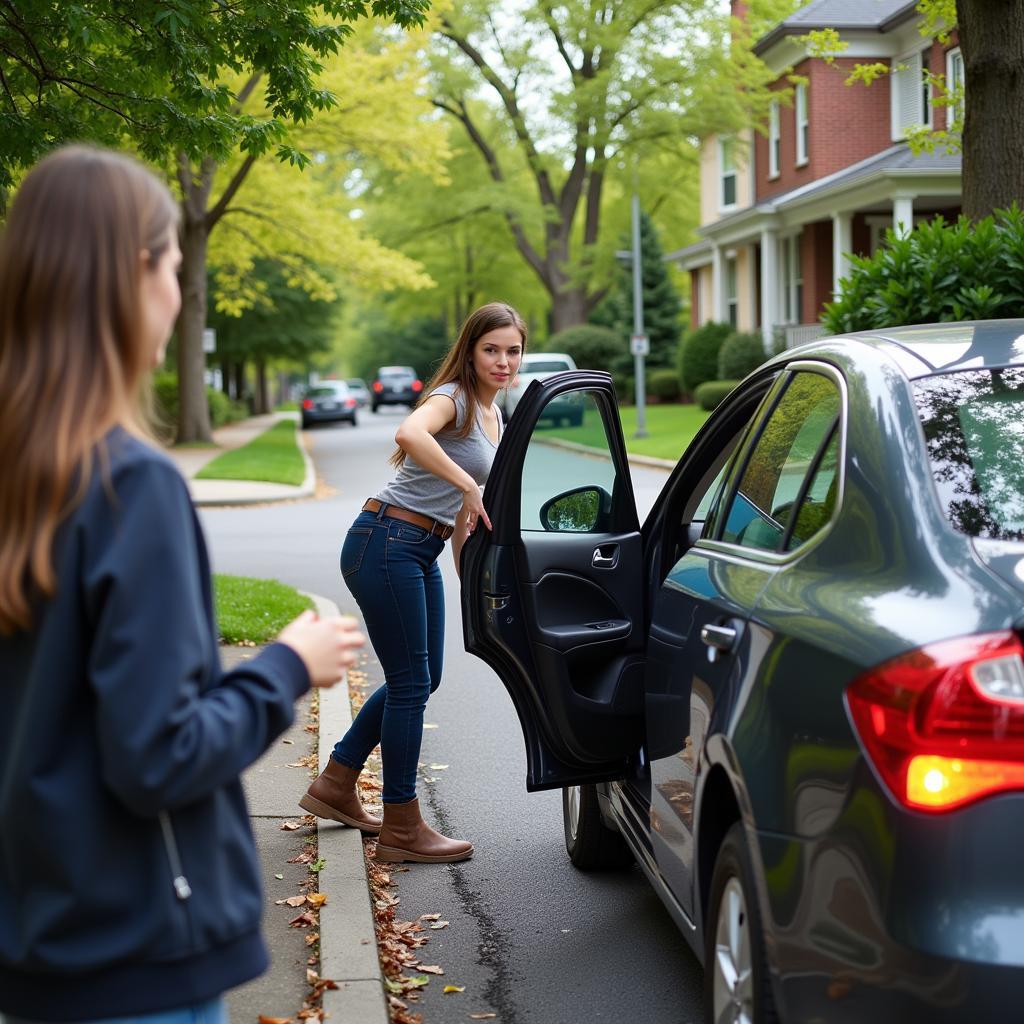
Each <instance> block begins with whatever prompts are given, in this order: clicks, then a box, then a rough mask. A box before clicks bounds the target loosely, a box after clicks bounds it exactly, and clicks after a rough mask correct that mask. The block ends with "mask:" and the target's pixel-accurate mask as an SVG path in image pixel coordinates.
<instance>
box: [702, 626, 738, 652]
mask: <svg viewBox="0 0 1024 1024" xmlns="http://www.w3.org/2000/svg"><path fill="white" fill-rule="evenodd" d="M700 638H701V640H702V641H703V643H704V644H706V645H707V648H708V661H714V660H715V659H716V658H717V657H718V652H719V651H724V652H725V653H726V654H729V653H731V652H732V649H733V647H734V646H735V644H736V630H735V629H733V628H732V626H701V628H700Z"/></svg>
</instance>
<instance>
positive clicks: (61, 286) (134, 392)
mask: <svg viewBox="0 0 1024 1024" xmlns="http://www.w3.org/2000/svg"><path fill="white" fill-rule="evenodd" d="M176 222H177V207H176V205H175V202H174V200H173V199H172V197H171V195H170V193H169V192H168V191H167V189H166V188H165V187H164V185H163V184H162V183H161V182H160V181H158V180H157V179H156V178H155V177H154V176H153V175H152V174H151V173H150V172H149V171H147V170H146V169H145V168H144V167H143V166H142V165H141V164H139V163H137V162H136V161H135V160H133V159H131V158H129V157H126V156H122V155H120V154H117V153H112V152H109V151H107V150H102V149H95V148H92V147H88V146H68V147H66V148H63V149H60V150H57V151H56V152H54V153H51V154H50V155H49V156H48V157H46V158H45V159H44V160H42V161H41V162H40V163H39V164H38V165H37V166H36V167H35V168H34V169H33V170H32V171H30V172H29V174H28V175H27V176H26V178H25V180H24V182H23V183H22V185H21V187H20V188H19V189H18V193H17V195H16V196H15V198H14V201H13V203H12V204H11V207H10V212H9V216H8V219H7V225H6V228H5V230H4V232H3V237H2V238H0V466H2V467H3V471H2V473H3V475H2V476H0V633H4V634H10V633H12V632H14V631H15V630H19V629H28V628H30V626H31V624H32V615H31V608H32V604H33V601H34V599H36V598H37V597H38V596H44V597H51V596H52V595H53V594H54V593H55V592H56V589H57V578H56V573H55V570H54V565H53V542H54V535H55V534H56V531H57V528H58V526H59V525H60V523H61V521H62V520H63V519H64V518H65V517H66V516H67V514H68V513H69V512H70V511H71V509H73V508H74V506H75V504H76V503H77V502H78V501H80V500H81V497H82V495H83V494H84V493H85V489H86V488H87V486H88V484H89V480H90V477H91V474H92V468H93V461H94V458H95V457H97V455H99V456H100V457H102V450H98V448H97V446H98V444H99V442H100V441H101V440H102V438H103V437H104V435H105V434H106V433H107V432H108V431H109V430H110V429H111V428H112V427H114V426H116V425H119V424H120V425H122V426H124V427H126V428H127V429H129V430H131V431H132V432H133V433H141V432H142V429H143V428H142V419H141V398H140V396H141V394H142V392H143V390H144V383H145V381H147V380H148V376H149V370H150V368H151V366H152V359H153V354H152V352H150V351H149V345H148V343H147V341H146V339H145V338H144V335H143V327H142V300H141V294H142V293H141V288H140V286H141V282H142V272H143V263H142V254H143V252H144V251H146V252H148V254H149V264H150V267H155V265H156V263H157V262H158V261H159V259H160V257H161V255H162V253H163V251H164V250H165V249H166V247H167V245H168V244H169V242H170V237H171V234H170V232H171V228H172V227H173V226H174V225H175V224H176Z"/></svg>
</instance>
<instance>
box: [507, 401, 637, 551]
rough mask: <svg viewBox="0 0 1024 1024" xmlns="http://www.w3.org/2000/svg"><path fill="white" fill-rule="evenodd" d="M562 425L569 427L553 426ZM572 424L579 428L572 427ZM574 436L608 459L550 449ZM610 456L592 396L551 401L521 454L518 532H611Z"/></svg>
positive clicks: (613, 483) (613, 482)
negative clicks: (524, 452) (524, 454)
mask: <svg viewBox="0 0 1024 1024" xmlns="http://www.w3.org/2000/svg"><path fill="white" fill-rule="evenodd" d="M566 421H568V424H569V425H568V426H561V427H559V426H557V424H561V423H565V422H566ZM574 423H578V424H579V425H578V426H575V427H574V426H572V424H574ZM577 434H579V436H580V440H581V441H583V440H585V442H586V444H587V445H588V446H589V447H592V448H598V449H600V450H602V451H604V452H607V453H608V455H609V457H608V458H595V457H594V456H593V455H585V454H583V453H582V452H577V451H573V450H572V449H570V448H567V447H563V446H560V445H558V444H557V443H554V444H553V443H552V442H553V441H554V442H557V441H558V440H559V439H560V438H570V437H573V438H574V437H575V436H576V435H577ZM584 434H585V435H586V436H585V437H584V436H583V435H584ZM611 451H612V446H611V442H610V440H609V438H608V433H607V430H606V428H605V425H604V420H603V419H602V418H601V413H600V410H599V408H598V405H597V401H596V399H595V397H594V395H593V394H591V393H590V392H586V391H574V392H570V393H569V394H567V395H559V396H557V397H555V398H553V399H552V400H551V401H550V402H549V403H548V404H547V406H545V408H544V410H543V411H542V413H541V419H540V420H539V421H538V423H537V425H536V426H535V427H534V428H533V434H532V435H531V437H530V443H529V445H528V447H527V449H526V459H525V461H524V463H523V476H522V503H521V513H520V520H519V523H520V527H521V529H523V530H538V531H539V530H544V531H548V532H555V533H603V532H607V531H608V530H609V529H610V528H611V527H610V523H611V511H612V500H613V496H614V495H615V493H616V483H617V480H616V471H615V463H614V462H613V461H612V459H611Z"/></svg>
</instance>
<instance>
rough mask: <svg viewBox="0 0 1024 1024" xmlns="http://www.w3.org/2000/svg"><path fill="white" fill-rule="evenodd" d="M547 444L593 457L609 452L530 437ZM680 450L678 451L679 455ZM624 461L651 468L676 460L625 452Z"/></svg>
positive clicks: (672, 466) (606, 455) (665, 466)
mask: <svg viewBox="0 0 1024 1024" xmlns="http://www.w3.org/2000/svg"><path fill="white" fill-rule="evenodd" d="M533 442H536V443H537V444H549V445H551V447H552V448H565V449H567V450H568V451H571V452H579V453H580V454H581V455H590V456H592V457H593V458H595V459H610V458H611V453H610V452H606V451H605V450H604V449H603V448H591V447H590V445H587V444H578V443H577V442H576V441H566V440H564V439H563V438H560V437H538V436H534V437H532V438H530V443H531V444H532V443H533ZM681 454H682V452H680V455H681ZM626 461H627V462H629V464H630V465H631V466H650V467H651V468H653V469H670V470H671V469H675V468H676V462H675V461H673V460H672V459H658V458H655V457H654V456H653V455H631V454H630V453H629V452H626Z"/></svg>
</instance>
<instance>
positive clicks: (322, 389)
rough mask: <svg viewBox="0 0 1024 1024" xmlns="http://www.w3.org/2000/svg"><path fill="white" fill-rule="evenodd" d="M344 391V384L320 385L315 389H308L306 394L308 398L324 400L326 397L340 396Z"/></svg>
mask: <svg viewBox="0 0 1024 1024" xmlns="http://www.w3.org/2000/svg"><path fill="white" fill-rule="evenodd" d="M346 390H347V389H346V387H345V385H344V384H320V385H319V386H317V387H315V388H310V389H309V391H307V392H306V394H307V396H308V397H309V398H326V397H328V396H330V397H331V398H333V397H334V396H335V395H340V394H342V393H343V392H344V391H346Z"/></svg>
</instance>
